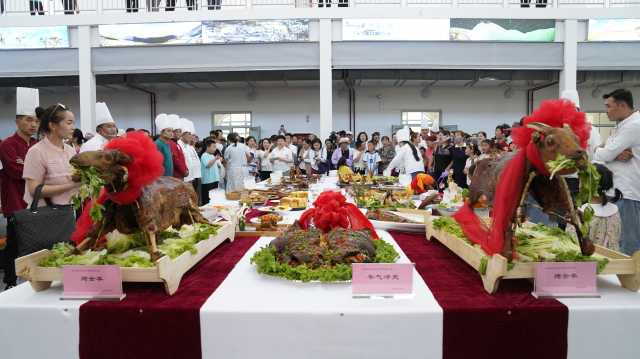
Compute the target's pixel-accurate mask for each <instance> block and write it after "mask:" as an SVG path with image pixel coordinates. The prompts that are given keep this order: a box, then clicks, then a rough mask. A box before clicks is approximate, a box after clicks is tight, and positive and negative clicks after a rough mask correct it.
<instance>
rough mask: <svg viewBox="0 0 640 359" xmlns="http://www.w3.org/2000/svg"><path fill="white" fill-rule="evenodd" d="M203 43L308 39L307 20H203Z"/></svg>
mask: <svg viewBox="0 0 640 359" xmlns="http://www.w3.org/2000/svg"><path fill="white" fill-rule="evenodd" d="M202 32H203V35H202V42H203V43H205V44H219V43H222V44H224V43H247V42H253V43H257V42H294V41H309V20H302V19H288V20H238V21H204V22H203V23H202Z"/></svg>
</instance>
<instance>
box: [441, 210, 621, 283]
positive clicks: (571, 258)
mask: <svg viewBox="0 0 640 359" xmlns="http://www.w3.org/2000/svg"><path fill="white" fill-rule="evenodd" d="M432 224H433V227H434V228H435V229H437V230H442V231H444V232H447V233H449V234H451V235H453V236H455V237H457V238H459V239H461V240H464V241H466V242H467V243H470V244H472V245H473V243H471V242H470V241H469V239H468V238H467V237H466V236H465V235H464V233H463V232H462V228H460V225H459V224H458V223H457V222H456V221H455V220H454V219H452V218H450V217H439V218H436V219H434V220H433V221H432ZM515 236H516V245H515V248H514V250H515V252H516V258H517V261H519V262H585V261H595V262H598V273H600V272H601V271H602V270H603V269H604V268H605V267H606V265H607V263H608V262H609V260H608V259H607V258H606V257H603V256H601V255H599V254H594V255H591V256H583V255H582V254H581V252H580V245H579V244H578V241H577V239H575V238H574V237H572V236H571V235H569V234H568V233H566V232H564V231H563V230H561V229H560V228H553V227H547V226H545V225H543V224H536V225H534V226H532V227H519V228H518V229H516V233H515ZM484 261H486V257H485V258H483V259H481V261H480V268H479V269H478V271H479V272H480V274H484V272H485V271H486V264H483V262H484ZM514 266H515V264H514V263H509V265H508V266H507V269H508V270H511V269H513V267H514Z"/></svg>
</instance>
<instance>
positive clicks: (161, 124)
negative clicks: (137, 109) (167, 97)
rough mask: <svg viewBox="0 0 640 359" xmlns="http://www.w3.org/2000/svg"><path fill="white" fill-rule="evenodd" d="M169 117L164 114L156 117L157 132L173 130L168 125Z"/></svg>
mask: <svg viewBox="0 0 640 359" xmlns="http://www.w3.org/2000/svg"><path fill="white" fill-rule="evenodd" d="M168 117H169V116H167V114H166V113H161V114H159V115H158V116H156V121H155V122H156V130H157V131H158V132H162V131H163V130H165V129H167V128H169V129H173V127H171V124H170V123H169V119H168Z"/></svg>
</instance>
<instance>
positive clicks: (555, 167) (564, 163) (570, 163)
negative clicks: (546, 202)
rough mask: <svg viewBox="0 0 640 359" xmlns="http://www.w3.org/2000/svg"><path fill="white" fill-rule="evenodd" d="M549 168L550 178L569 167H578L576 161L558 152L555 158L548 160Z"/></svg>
mask: <svg viewBox="0 0 640 359" xmlns="http://www.w3.org/2000/svg"><path fill="white" fill-rule="evenodd" d="M547 168H548V169H549V172H550V173H551V175H550V176H549V179H553V176H555V174H556V173H558V172H559V171H562V170H564V169H569V168H576V161H574V160H572V159H569V158H567V157H565V156H564V155H560V154H558V155H557V156H556V159H555V160H551V161H547Z"/></svg>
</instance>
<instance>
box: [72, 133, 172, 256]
mask: <svg viewBox="0 0 640 359" xmlns="http://www.w3.org/2000/svg"><path fill="white" fill-rule="evenodd" d="M105 150H118V151H120V152H122V153H125V154H127V155H128V156H129V157H131V160H132V161H131V163H129V164H127V165H125V167H127V170H128V175H127V188H126V189H125V190H124V191H122V192H114V193H106V191H105V190H104V188H103V189H102V192H101V193H100V197H98V200H97V202H98V203H99V204H104V203H105V202H106V201H107V200H111V201H113V202H115V203H117V204H120V205H124V204H129V203H133V202H135V201H136V200H137V199H138V197H140V194H142V188H143V187H144V186H146V185H148V184H150V183H151V182H153V181H155V180H156V179H157V178H158V177H160V176H162V174H163V173H164V168H163V166H162V161H163V157H162V154H161V153H160V152H159V151H158V148H157V147H156V145H155V143H153V141H152V140H151V139H150V138H149V136H147V134H146V133H144V132H142V131H135V132H129V133H128V134H127V135H126V136H124V137H118V138H114V139H113V140H111V141H109V142H108V143H107V145H106V146H105ZM93 204H94V203H93V202H92V201H89V202H87V204H86V205H85V206H84V208H83V210H82V215H81V216H80V218H78V221H77V222H76V229H75V231H74V232H73V234H72V235H71V240H72V241H73V242H75V243H76V244H79V243H80V242H82V241H83V240H84V239H85V238H86V237H87V233H89V231H90V230H91V228H92V227H93V225H94V223H93V221H92V220H91V217H90V216H89V213H90V212H91V207H92V206H93Z"/></svg>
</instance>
